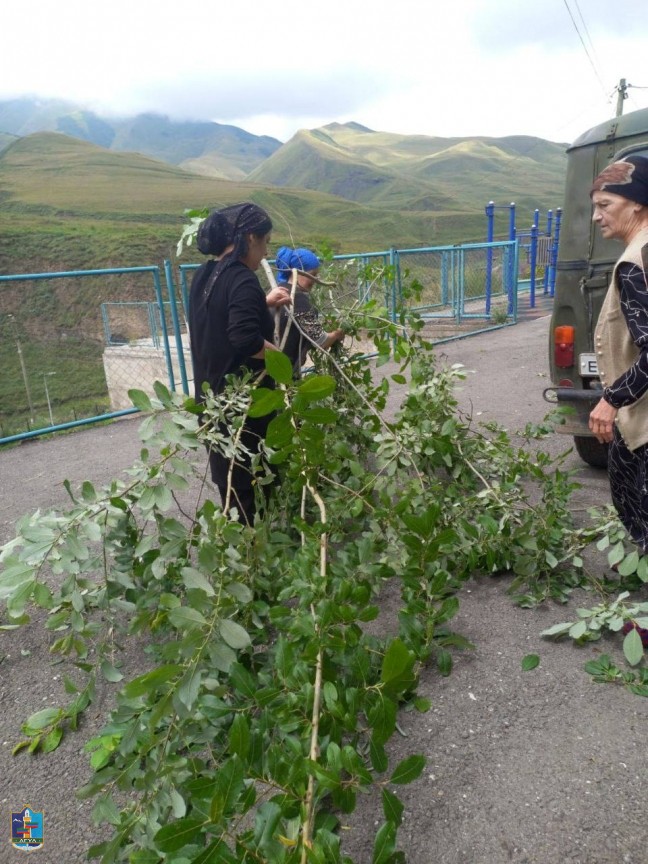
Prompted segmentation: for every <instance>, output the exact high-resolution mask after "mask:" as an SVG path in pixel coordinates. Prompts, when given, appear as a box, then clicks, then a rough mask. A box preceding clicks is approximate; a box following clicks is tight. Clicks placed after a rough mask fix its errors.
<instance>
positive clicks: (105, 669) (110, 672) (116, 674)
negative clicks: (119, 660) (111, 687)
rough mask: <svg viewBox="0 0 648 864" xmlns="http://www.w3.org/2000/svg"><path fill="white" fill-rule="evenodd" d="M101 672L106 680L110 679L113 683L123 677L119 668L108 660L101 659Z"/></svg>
mask: <svg viewBox="0 0 648 864" xmlns="http://www.w3.org/2000/svg"><path fill="white" fill-rule="evenodd" d="M101 674H102V675H103V676H104V678H105V679H106V681H112V682H113V683H115V682H117V681H121V680H122V678H123V677H124V676H123V675H122V673H121V672H120V671H119V669H117V668H116V667H115V666H113V665H112V663H110V662H109V661H108V660H102V661H101Z"/></svg>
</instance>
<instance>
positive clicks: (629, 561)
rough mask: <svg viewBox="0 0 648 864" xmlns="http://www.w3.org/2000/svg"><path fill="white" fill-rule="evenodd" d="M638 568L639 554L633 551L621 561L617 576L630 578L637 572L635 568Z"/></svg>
mask: <svg viewBox="0 0 648 864" xmlns="http://www.w3.org/2000/svg"><path fill="white" fill-rule="evenodd" d="M638 566H639V553H638V552H637V550H636V549H633V550H632V552H631V553H630V554H629V555H626V557H625V558H624V559H623V561H621V563H620V564H619V570H618V573H619V576H631V575H632V574H633V573H636V572H637V567H638Z"/></svg>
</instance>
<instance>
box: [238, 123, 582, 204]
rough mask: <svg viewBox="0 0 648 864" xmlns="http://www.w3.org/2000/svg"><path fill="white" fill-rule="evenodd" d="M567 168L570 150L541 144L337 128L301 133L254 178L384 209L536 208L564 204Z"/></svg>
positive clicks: (511, 139) (528, 140) (527, 139)
mask: <svg viewBox="0 0 648 864" xmlns="http://www.w3.org/2000/svg"><path fill="white" fill-rule="evenodd" d="M565 166H566V156H565V146H564V145H562V144H554V143H552V142H550V141H544V140H542V139H539V138H531V137H527V136H510V137H504V138H479V137H474V138H468V139H459V138H433V137H429V136H425V135H398V134H395V133H390V132H374V131H372V130H371V129H367V128H366V127H363V126H360V125H359V124H357V123H348V124H339V123H331V124H329V125H327V126H324V127H322V128H321V129H313V130H310V131H304V130H303V131H300V132H298V133H297V135H295V136H294V137H293V138H292V139H291V140H290V141H288V142H287V143H286V144H284V145H283V147H281V148H280V149H279V150H277V151H276V152H275V153H274V154H273V155H272V156H270V157H269V158H268V159H266V160H265V162H263V163H262V164H261V165H260V166H259V167H258V168H257V169H255V170H254V171H253V172H252V174H251V175H250V178H249V179H254V180H256V181H258V182H263V183H272V184H276V185H289V186H297V187H301V188H308V189H317V188H324V189H326V190H327V191H329V192H333V193H334V194H337V195H340V196H342V197H344V198H348V199H350V200H356V201H363V202H364V203H366V204H371V205H372V206H377V207H398V208H403V209H416V210H424V209H442V210H448V209H455V210H462V209H466V208H474V209H478V208H479V209H481V208H483V206H484V204H485V203H486V202H487V201H489V200H490V199H492V198H497V199H498V200H499V201H500V202H501V203H504V202H506V203H508V202H510V201H516V203H518V204H520V205H521V206H523V207H528V208H530V209H531V210H532V209H534V208H535V207H539V208H541V209H548V208H552V207H556V206H559V205H560V203H561V201H562V195H563V186H564V174H565Z"/></svg>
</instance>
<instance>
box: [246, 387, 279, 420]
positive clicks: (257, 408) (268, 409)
mask: <svg viewBox="0 0 648 864" xmlns="http://www.w3.org/2000/svg"><path fill="white" fill-rule="evenodd" d="M283 406H284V395H283V392H282V391H281V390H269V389H268V388H267V387H257V389H256V390H253V391H252V404H251V405H250V408H249V410H248V416H249V417H266V416H267V415H268V414H272V412H273V411H278V410H279V409H280V408H283Z"/></svg>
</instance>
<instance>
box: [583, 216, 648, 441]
mask: <svg viewBox="0 0 648 864" xmlns="http://www.w3.org/2000/svg"><path fill="white" fill-rule="evenodd" d="M647 243H648V227H646V228H642V229H641V230H640V231H639V232H638V233H637V234H636V235H635V236H634V237H633V238H632V240H631V241H630V243H629V244H628V247H627V248H626V250H625V251H624V252H623V254H622V255H621V257H620V258H619V260H618V261H617V262H616V264H615V265H614V270H613V272H612V279H611V281H610V287H609V288H608V291H607V294H606V295H605V300H604V301H603V306H602V307H601V314H600V315H599V319H598V324H597V325H596V334H595V343H596V355H597V360H598V367H599V376H600V378H601V383H602V384H603V386H604V387H609V386H610V385H611V384H614V382H615V381H616V380H617V378H619V377H620V376H621V375H623V373H624V372H626V370H628V369H629V368H630V367H631V366H632V364H633V363H635V361H636V360H637V358H638V357H639V349H638V348H637V346H636V345H635V344H634V342H633V341H632V338H631V336H630V332H629V330H628V327H627V325H626V322H625V318H624V317H623V311H622V309H621V295H620V292H619V286H618V284H617V269H618V267H619V264H621V263H622V262H624V261H627V262H629V263H631V264H637V265H638V266H639V267H642V268H643V266H644V265H643V262H642V258H641V250H642V248H643V247H644V246H645V245H646V244H647ZM646 290H648V288H647V289H646ZM616 422H617V425H618V427H619V431H620V432H621V434H622V435H623V440H624V441H625V443H626V445H627V447H628V449H629V450H636V449H637V448H638V447H641V446H642V444H646V443H648V392H647V393H644V395H643V396H642V397H641V398H640V399H638V400H637V401H636V402H634V403H633V404H632V405H627V406H626V407H625V408H619V413H618V414H617V418H616Z"/></svg>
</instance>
